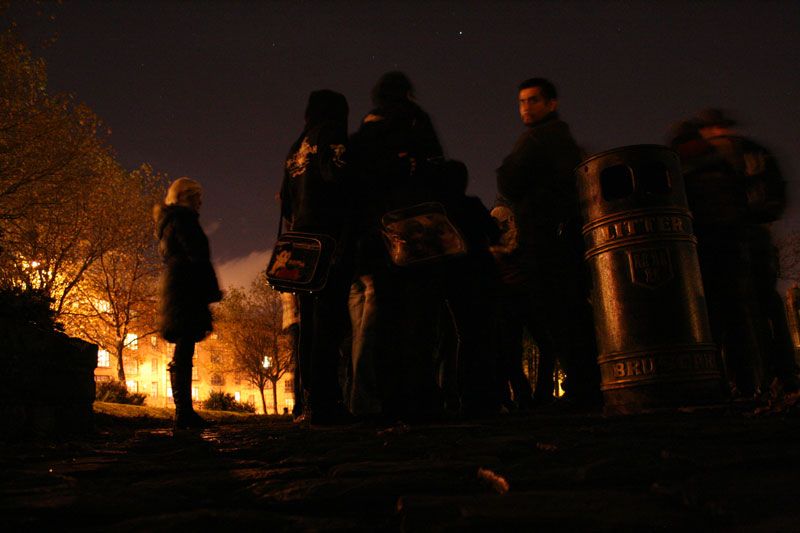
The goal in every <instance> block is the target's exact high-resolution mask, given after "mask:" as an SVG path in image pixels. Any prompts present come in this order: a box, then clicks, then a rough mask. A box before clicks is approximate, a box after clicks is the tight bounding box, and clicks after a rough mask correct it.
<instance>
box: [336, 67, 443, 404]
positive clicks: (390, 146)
mask: <svg viewBox="0 0 800 533" xmlns="http://www.w3.org/2000/svg"><path fill="white" fill-rule="evenodd" d="M413 95H414V90H413V86H412V84H411V82H410V80H409V79H408V77H407V76H406V75H405V74H403V73H401V72H389V73H387V74H384V75H383V76H382V77H381V78H380V79H379V80H378V83H377V84H376V85H375V87H374V89H373V91H372V101H373V104H374V105H375V108H374V109H373V110H372V111H370V112H369V113H368V114H367V116H366V117H365V118H364V120H363V121H362V123H361V127H360V128H359V130H358V131H357V132H356V133H355V134H354V135H353V136H352V138H351V156H352V157H351V161H352V165H353V177H354V181H355V190H354V193H353V194H354V196H356V197H357V198H358V202H357V205H356V213H357V216H358V226H357V230H356V238H357V243H358V247H357V250H356V271H355V273H356V276H355V281H354V283H353V286H352V289H351V293H350V314H351V319H352V322H353V345H352V346H353V349H352V361H353V364H352V371H353V375H352V389H351V391H350V409H351V411H352V412H353V414H355V415H359V416H367V417H373V416H385V417H389V418H397V417H408V416H411V417H414V416H424V415H426V414H431V413H433V412H435V411H437V410H440V407H439V406H438V403H439V401H440V400H439V399H438V398H437V394H438V393H437V388H436V383H435V376H434V369H433V352H434V349H435V343H436V340H435V337H436V325H437V317H438V313H439V306H440V304H441V298H440V297H437V296H436V294H435V293H436V292H437V291H440V289H438V288H437V287H436V283H435V280H434V279H433V278H432V277H431V276H428V275H425V274H424V273H421V272H419V271H414V270H413V269H412V270H402V269H401V268H397V267H394V266H390V264H389V263H390V261H389V256H388V253H387V250H386V248H385V245H384V243H383V239H382V233H381V230H382V228H381V217H382V216H383V215H384V214H386V213H387V212H389V211H391V210H395V209H399V208H406V207H410V206H413V205H415V204H418V203H420V202H425V201H429V200H430V199H431V198H432V195H431V184H430V168H431V165H432V163H433V161H434V160H438V159H441V157H442V147H441V144H440V143H439V140H438V137H437V135H436V132H435V130H434V128H433V125H432V123H431V120H430V117H429V116H428V114H427V113H425V111H423V110H422V109H421V108H420V107H419V106H418V105H417V104H416V103H415V102H414V101H413Z"/></svg>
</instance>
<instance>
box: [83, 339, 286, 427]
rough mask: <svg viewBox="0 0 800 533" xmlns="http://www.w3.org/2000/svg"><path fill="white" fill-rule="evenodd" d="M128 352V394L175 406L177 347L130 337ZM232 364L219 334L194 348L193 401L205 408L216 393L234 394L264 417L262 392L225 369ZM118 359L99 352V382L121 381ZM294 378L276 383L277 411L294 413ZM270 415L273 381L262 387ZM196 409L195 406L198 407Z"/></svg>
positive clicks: (159, 340)
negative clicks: (173, 374)
mask: <svg viewBox="0 0 800 533" xmlns="http://www.w3.org/2000/svg"><path fill="white" fill-rule="evenodd" d="M127 341H128V346H127V348H126V349H125V351H124V354H123V359H124V368H125V380H126V385H127V387H128V390H129V391H130V392H139V393H143V394H146V395H147V397H146V399H145V405H150V406H153V407H169V408H171V407H173V406H174V403H173V401H172V387H171V386H170V380H169V371H168V369H167V364H168V363H169V361H170V359H171V358H172V351H173V349H174V345H173V344H171V343H168V342H166V341H165V340H164V339H162V338H160V337H159V336H157V335H148V336H146V337H142V338H133V337H131V338H130V339H127ZM227 360H229V358H228V353H227V347H226V346H225V344H224V343H222V342H221V341H220V340H219V339H218V338H217V336H216V335H214V334H212V335H211V336H210V337H209V338H208V339H206V340H204V341H203V342H199V343H197V344H196V345H195V356H194V365H193V368H192V399H193V400H194V402H196V403H198V404H201V403H202V402H203V401H204V400H206V399H207V398H208V396H209V394H210V393H211V392H212V391H216V392H225V393H228V394H231V395H232V396H233V397H234V398H235V399H236V401H239V402H242V403H251V404H252V405H254V406H255V408H256V413H261V414H263V413H264V409H263V407H262V403H261V395H260V393H259V391H258V388H257V387H256V386H254V385H253V384H252V383H250V382H248V381H247V380H246V379H245V377H244V375H242V374H241V373H238V372H234V371H232V370H230V369H227V368H226V365H225V361H227ZM116 367H117V361H116V356H114V355H113V354H110V353H109V352H108V351H107V350H104V349H102V348H101V349H99V350H98V354H97V368H96V369H95V381H96V382H102V381H111V380H114V379H117V369H116ZM293 379H294V378H293V376H292V373H291V372H287V373H285V374H284V375H283V376H282V377H281V379H280V381H278V383H277V391H276V392H277V398H278V405H277V407H278V409H277V411H278V413H281V414H282V413H291V412H292V408H293V407H294V391H293ZM264 399H265V401H266V404H267V413H268V414H274V413H275V410H274V409H273V405H272V403H273V394H272V383H271V382H269V381H268V382H267V387H266V388H265V389H264ZM196 407H197V406H196Z"/></svg>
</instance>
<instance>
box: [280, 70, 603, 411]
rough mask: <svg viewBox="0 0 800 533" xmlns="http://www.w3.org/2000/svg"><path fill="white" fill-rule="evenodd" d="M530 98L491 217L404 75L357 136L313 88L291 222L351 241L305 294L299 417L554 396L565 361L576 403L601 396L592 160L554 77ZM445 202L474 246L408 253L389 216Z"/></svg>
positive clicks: (530, 85)
mask: <svg viewBox="0 0 800 533" xmlns="http://www.w3.org/2000/svg"><path fill="white" fill-rule="evenodd" d="M519 95H520V98H519V106H520V116H521V118H522V120H523V122H524V124H525V125H526V126H527V129H526V131H525V133H524V134H523V135H522V136H521V137H520V139H519V140H518V142H517V143H516V145H515V146H514V148H513V150H512V152H511V154H510V155H509V156H508V157H507V158H506V159H505V160H504V161H503V163H502V165H501V167H500V168H499V169H498V174H497V179H498V191H499V199H498V202H497V205H496V206H494V210H493V211H489V209H487V207H486V206H485V205H484V204H483V203H482V202H481V201H480V200H479V199H478V198H475V197H471V196H467V195H466V188H467V182H468V171H467V168H466V166H465V165H464V164H463V163H461V162H459V161H455V160H449V159H446V158H445V157H444V153H443V150H442V145H441V143H440V141H439V137H438V135H437V133H436V130H435V129H434V127H433V124H432V121H431V119H430V117H429V115H428V114H427V113H426V112H425V111H424V110H423V109H422V108H421V107H420V106H419V105H418V104H417V103H416V102H415V99H414V88H413V85H412V83H411V82H410V80H409V79H408V77H407V76H405V75H404V74H403V73H401V72H389V73H387V74H385V75H383V76H382V77H381V78H380V79H379V80H378V82H377V84H376V85H375V87H374V89H373V91H372V101H373V104H374V106H375V107H374V109H372V110H371V111H370V112H369V113H368V114H367V115H366V117H365V118H364V119H363V120H362V122H361V124H360V126H359V128H358V130H357V131H356V132H355V133H353V134H352V135H351V136H349V137H348V135H347V111H348V108H347V102H346V100H345V98H344V96H342V95H341V94H338V93H335V92H332V91H327V90H321V91H314V92H312V93H311V95H310V96H309V100H308V105H307V108H306V112H305V127H304V128H303V130H302V132H301V134H300V135H299V137H298V139H297V140H296V141H295V143H294V144H293V145H292V147H291V150H290V152H289V155H288V157H287V158H286V164H285V169H284V180H283V184H282V187H281V194H280V198H281V207H282V216H283V217H284V219H285V221H286V223H287V227H288V228H289V229H290V230H291V231H293V232H302V233H311V234H320V233H321V234H325V235H328V236H330V237H333V238H334V239H335V240H336V241H337V243H338V246H337V250H336V253H335V256H334V262H333V265H332V267H331V271H330V274H329V277H328V283H327V285H326V287H325V288H324V289H323V290H322V291H318V292H316V293H313V294H308V293H300V294H299V295H298V297H297V304H298V306H299V338H298V341H297V350H296V353H297V365H296V368H297V370H298V372H297V377H298V379H297V381H296V392H300V391H302V394H296V395H295V396H296V404H295V408H296V410H295V415H296V416H297V417H299V418H302V419H309V420H310V421H311V422H314V423H336V422H339V421H347V420H351V419H352V417H358V418H360V419H373V418H374V419H385V420H398V419H401V420H407V419H424V418H429V417H436V416H439V415H441V414H442V412H443V411H444V410H451V411H460V412H463V413H465V414H467V415H480V414H490V413H496V412H500V411H501V410H502V409H503V408H507V409H513V408H529V407H531V406H532V405H534V404H547V403H550V402H553V401H554V399H555V398H554V370H555V366H556V360H557V359H558V360H560V361H561V366H562V368H563V369H564V370H565V371H566V375H567V380H566V383H565V387H564V388H565V389H566V391H567V396H568V397H569V398H570V400H571V401H573V402H575V403H580V404H583V405H587V406H589V405H600V389H599V372H598V369H597V365H596V362H595V361H596V353H595V352H596V349H595V345H594V332H593V326H592V320H591V309H590V307H589V304H588V299H587V296H588V295H587V288H586V283H585V282H584V276H583V272H582V266H581V265H582V244H581V236H580V216H579V212H578V202H577V195H576V190H575V183H574V178H573V174H572V172H573V169H574V167H575V166H576V165H578V163H579V162H580V161H581V159H582V157H583V155H584V154H583V153H582V151H581V149H580V148H579V147H578V145H577V143H576V142H575V140H574V139H573V137H572V135H571V133H570V131H569V127H568V126H567V124H566V123H565V122H563V121H562V120H560V118H559V115H558V95H557V93H556V89H555V87H554V86H553V84H552V83H550V82H549V81H548V80H546V79H542V78H532V79H529V80H526V81H525V82H523V83H522V84H521V85H520V87H519ZM431 205H436V206H440V207H441V211H442V213H445V214H446V218H447V220H448V222H449V223H450V224H452V226H454V227H455V231H456V232H457V233H458V234H459V236H460V237H461V238H462V239H463V250H465V252H464V253H458V254H454V255H452V256H446V257H445V258H442V259H441V260H438V261H430V262H424V264H415V265H398V264H397V263H396V262H393V260H392V254H391V253H390V252H391V244H390V243H389V242H388V239H387V227H386V218H387V216H388V215H387V214H389V213H397V212H400V211H402V210H404V209H408V208H411V207H413V206H427V208H429V206H431ZM420 209H422V208H420ZM493 215H494V216H493ZM431 216H434V215H431ZM420 231H422V230H420ZM440 233H442V232H440ZM444 247H445V248H446V247H447V246H444ZM417 251H419V250H417ZM285 301H287V300H285ZM524 329H527V330H528V332H529V334H530V335H531V336H532V337H533V339H534V340H535V342H536V345H537V346H538V349H539V364H538V373H537V376H538V379H537V381H536V384H535V387H531V385H530V383H529V381H528V378H527V377H526V376H525V375H524V373H523V370H522V350H523V348H522V345H523V343H522V340H523V333H524ZM342 360H344V362H345V364H344V365H342V364H340V363H341V361H342Z"/></svg>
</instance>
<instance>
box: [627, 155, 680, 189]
mask: <svg viewBox="0 0 800 533" xmlns="http://www.w3.org/2000/svg"><path fill="white" fill-rule="evenodd" d="M636 182H637V185H638V188H639V191H641V192H643V193H645V194H669V192H670V191H671V190H672V183H670V179H669V171H668V170H667V167H665V166H664V165H663V164H661V163H659V162H658V161H651V162H648V163H645V164H643V165H642V166H640V167H639V168H637V169H636Z"/></svg>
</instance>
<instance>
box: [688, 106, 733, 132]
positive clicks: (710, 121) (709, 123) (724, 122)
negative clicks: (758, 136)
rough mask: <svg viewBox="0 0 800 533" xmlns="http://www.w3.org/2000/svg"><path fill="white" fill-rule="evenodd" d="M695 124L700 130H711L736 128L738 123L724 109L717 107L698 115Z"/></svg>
mask: <svg viewBox="0 0 800 533" xmlns="http://www.w3.org/2000/svg"><path fill="white" fill-rule="evenodd" d="M693 122H694V124H695V126H697V127H698V128H709V127H713V126H719V127H721V128H730V127H732V126H736V121H735V120H734V119H732V118H731V117H730V116H729V115H727V114H725V112H724V111H723V110H722V109H717V108H715V107H709V108H708V109H703V110H702V111H700V112H699V113H697V115H695V116H694V120H693Z"/></svg>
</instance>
